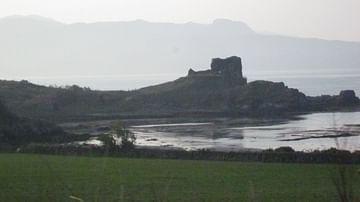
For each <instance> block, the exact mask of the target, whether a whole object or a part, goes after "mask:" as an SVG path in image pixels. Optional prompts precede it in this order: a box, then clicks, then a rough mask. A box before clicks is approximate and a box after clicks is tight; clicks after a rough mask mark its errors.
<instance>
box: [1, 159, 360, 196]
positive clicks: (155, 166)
mask: <svg viewBox="0 0 360 202" xmlns="http://www.w3.org/2000/svg"><path fill="white" fill-rule="evenodd" d="M335 167H336V166H334V165H306V164H302V165H299V164H262V163H241V162H215V161H185V160H154V159H126V158H100V157H93V158H92V157H70V156H67V157H65V156H48V155H27V154H0V201H81V200H83V201H276V202H278V201H314V202H315V201H316V202H319V201H337V198H336V194H335V188H334V185H333V184H332V180H331V175H334V173H335V172H334V169H335ZM352 180H353V181H354V182H355V186H354V190H358V191H359V192H360V175H359V174H355V176H354V177H353V178H352ZM359 192H358V193H357V194H359Z"/></svg>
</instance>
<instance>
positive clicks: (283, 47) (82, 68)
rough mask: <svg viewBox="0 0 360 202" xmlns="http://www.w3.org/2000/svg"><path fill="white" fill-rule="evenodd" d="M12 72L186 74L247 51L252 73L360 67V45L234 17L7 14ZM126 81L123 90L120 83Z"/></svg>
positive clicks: (7, 69) (2, 37)
mask: <svg viewBox="0 0 360 202" xmlns="http://www.w3.org/2000/svg"><path fill="white" fill-rule="evenodd" d="M0 44H1V46H0V58H1V60H0V66H1V70H2V76H7V77H15V76H16V77H23V78H27V77H29V76H34V77H49V76H50V77H55V76H59V77H66V76H70V75H71V76H74V75H75V76H76V75H77V76H94V75H125V74H126V75H127V74H142V75H144V74H145V75H146V74H180V73H183V72H185V71H187V69H188V65H191V66H192V67H197V68H199V69H194V70H195V71H198V70H201V68H202V67H206V66H207V63H208V59H209V58H214V57H226V56H229V55H241V56H242V58H243V59H244V61H246V66H247V71H282V70H286V71H290V72H291V71H292V70H294V71H295V70H296V71H298V70H303V71H313V70H314V69H316V70H322V71H327V70H329V71H330V70H334V69H342V70H348V71H352V70H359V67H360V57H359V55H360V43H359V42H343V41H328V40H321V39H307V38H297V37H288V36H280V35H266V34H260V33H256V32H255V31H253V30H252V29H251V28H250V27H249V26H248V25H246V24H245V23H242V22H236V21H231V20H226V19H218V20H215V21H214V22H213V23H211V24H198V23H185V24H173V23H151V22H146V21H140V20H138V21H129V22H98V23H75V24H64V23H60V22H56V21H54V20H51V19H46V18H42V17H39V16H15V17H9V18H2V19H0ZM119 88H120V87H118V88H117V89H119Z"/></svg>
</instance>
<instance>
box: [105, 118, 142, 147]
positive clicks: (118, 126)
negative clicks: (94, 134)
mask: <svg viewBox="0 0 360 202" xmlns="http://www.w3.org/2000/svg"><path fill="white" fill-rule="evenodd" d="M116 139H120V145H118V144H117V142H116ZM98 140H100V141H101V142H102V143H103V145H104V147H105V150H106V151H107V152H114V151H117V150H119V149H120V150H124V151H129V150H132V149H134V148H135V140H136V137H135V134H134V133H133V132H131V131H130V130H128V129H127V128H125V126H124V125H123V124H122V123H121V122H120V121H117V122H115V123H114V125H113V127H112V131H111V132H110V133H105V134H102V135H100V136H99V137H98Z"/></svg>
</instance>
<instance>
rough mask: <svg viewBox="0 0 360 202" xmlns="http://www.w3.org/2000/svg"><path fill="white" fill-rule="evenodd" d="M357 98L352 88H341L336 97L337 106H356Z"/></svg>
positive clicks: (357, 103)
mask: <svg viewBox="0 0 360 202" xmlns="http://www.w3.org/2000/svg"><path fill="white" fill-rule="evenodd" d="M359 103H360V101H359V98H358V97H356V95H355V91H353V90H343V91H341V92H340V94H339V97H338V105H339V106H356V105H359Z"/></svg>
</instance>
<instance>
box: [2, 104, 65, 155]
mask: <svg viewBox="0 0 360 202" xmlns="http://www.w3.org/2000/svg"><path fill="white" fill-rule="evenodd" d="M67 137H69V136H68V135H67V134H66V133H65V132H64V131H63V130H62V129H61V128H59V127H57V126H55V125H54V124H52V123H48V122H44V121H40V120H31V119H28V118H20V117H18V116H16V115H15V114H13V113H11V112H10V111H9V110H8V109H7V108H6V107H5V106H4V105H3V104H2V103H1V102H0V148H7V147H17V146H20V145H23V144H28V143H32V142H54V141H56V142H57V141H63V140H64V139H66V138H67Z"/></svg>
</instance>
